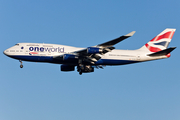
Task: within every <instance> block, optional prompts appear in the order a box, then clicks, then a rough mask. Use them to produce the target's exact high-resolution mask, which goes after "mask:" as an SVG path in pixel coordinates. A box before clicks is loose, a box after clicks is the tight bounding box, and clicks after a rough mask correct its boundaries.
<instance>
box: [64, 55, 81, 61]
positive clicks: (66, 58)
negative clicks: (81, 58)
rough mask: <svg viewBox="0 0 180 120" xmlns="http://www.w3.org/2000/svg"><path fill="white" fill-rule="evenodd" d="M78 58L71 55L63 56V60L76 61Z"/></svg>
mask: <svg viewBox="0 0 180 120" xmlns="http://www.w3.org/2000/svg"><path fill="white" fill-rule="evenodd" d="M77 59H78V56H76V55H71V54H64V55H63V60H77Z"/></svg>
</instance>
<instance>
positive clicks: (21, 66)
mask: <svg viewBox="0 0 180 120" xmlns="http://www.w3.org/2000/svg"><path fill="white" fill-rule="evenodd" d="M19 62H20V63H21V65H20V68H23V65H22V61H21V60H19Z"/></svg>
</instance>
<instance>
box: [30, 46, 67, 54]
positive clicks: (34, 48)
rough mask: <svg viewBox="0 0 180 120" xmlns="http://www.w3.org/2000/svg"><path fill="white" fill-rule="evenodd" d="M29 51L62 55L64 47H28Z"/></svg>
mask: <svg viewBox="0 0 180 120" xmlns="http://www.w3.org/2000/svg"><path fill="white" fill-rule="evenodd" d="M29 50H30V51H40V52H44V51H45V52H47V51H48V52H61V53H63V52H64V47H63V48H60V47H58V48H53V47H52V48H44V47H29Z"/></svg>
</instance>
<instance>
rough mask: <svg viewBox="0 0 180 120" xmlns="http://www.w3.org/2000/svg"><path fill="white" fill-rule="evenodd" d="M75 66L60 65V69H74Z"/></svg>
mask: <svg viewBox="0 0 180 120" xmlns="http://www.w3.org/2000/svg"><path fill="white" fill-rule="evenodd" d="M74 69H75V66H72V65H61V71H66V72H68V71H74Z"/></svg>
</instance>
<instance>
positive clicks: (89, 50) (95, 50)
mask: <svg viewBox="0 0 180 120" xmlns="http://www.w3.org/2000/svg"><path fill="white" fill-rule="evenodd" d="M102 52H103V50H102V49H101V48H96V47H88V48H87V53H88V54H96V53H102Z"/></svg>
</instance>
